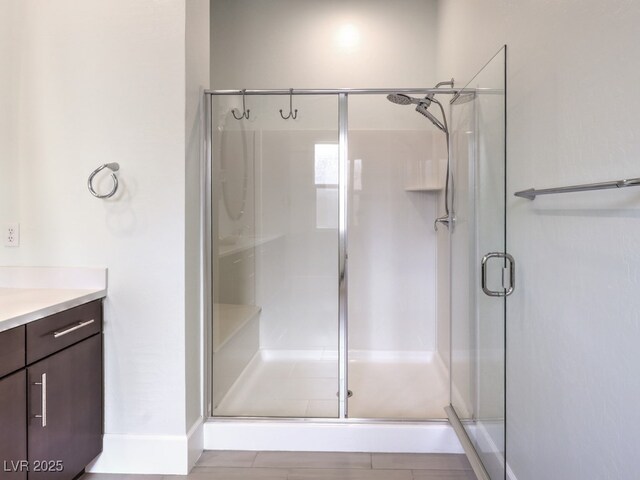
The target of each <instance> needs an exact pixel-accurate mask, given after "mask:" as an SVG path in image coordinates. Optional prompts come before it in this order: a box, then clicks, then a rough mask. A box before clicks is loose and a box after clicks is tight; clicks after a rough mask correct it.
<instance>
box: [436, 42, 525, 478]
mask: <svg viewBox="0 0 640 480" xmlns="http://www.w3.org/2000/svg"><path fill="white" fill-rule="evenodd" d="M505 65H506V47H505V48H503V49H501V50H500V52H498V53H497V54H496V55H495V56H494V57H493V58H492V59H491V61H489V63H488V64H487V65H485V67H484V68H483V69H482V70H481V71H480V72H479V73H478V74H477V75H476V76H475V77H474V78H473V80H472V81H471V82H470V83H469V84H468V85H467V86H466V87H465V88H464V89H463V90H462V92H461V93H460V95H459V96H457V98H455V99H454V101H453V102H452V104H451V119H452V121H451V123H452V127H451V129H452V131H451V133H452V135H451V149H452V168H453V179H454V182H453V189H452V190H453V194H452V198H451V201H452V206H453V209H452V211H453V214H454V217H455V223H454V226H453V229H452V231H451V237H450V240H451V409H449V410H448V412H449V414H450V418H451V417H453V418H452V424H453V425H454V427H455V426H457V427H458V428H462V429H463V430H464V431H463V432H458V433H459V436H461V437H462V438H461V440H462V441H463V444H465V443H466V444H467V445H466V447H467V448H466V450H468V451H467V453H468V455H469V457H470V460H471V461H472V464H474V462H475V465H474V470H476V473H477V474H479V475H480V476H479V478H489V479H492V480H496V479H503V478H505V470H506V461H505V320H506V318H505V315H506V309H505V301H506V296H507V295H508V294H509V293H510V288H511V286H512V278H511V275H512V270H511V268H512V266H513V263H512V259H510V257H509V256H508V255H505V252H506V244H505V238H506V222H505V220H506V211H505V176H506V153H505V152H506V148H505V147H506V122H505V119H506V110H505V106H506V90H505ZM464 437H466V438H464ZM467 440H468V441H467ZM469 450H471V451H469ZM474 452H475V454H477V456H476V455H474Z"/></svg>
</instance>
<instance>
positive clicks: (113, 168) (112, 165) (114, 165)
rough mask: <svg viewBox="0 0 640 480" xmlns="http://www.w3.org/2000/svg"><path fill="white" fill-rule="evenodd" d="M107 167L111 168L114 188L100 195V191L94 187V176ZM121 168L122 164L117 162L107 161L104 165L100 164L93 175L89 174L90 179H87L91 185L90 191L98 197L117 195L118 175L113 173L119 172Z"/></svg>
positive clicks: (88, 184)
mask: <svg viewBox="0 0 640 480" xmlns="http://www.w3.org/2000/svg"><path fill="white" fill-rule="evenodd" d="M105 168H108V169H109V170H111V180H113V188H112V189H111V191H110V192H109V193H105V194H104V195H100V194H99V193H98V192H96V191H95V190H94V189H93V177H95V176H96V175H97V174H98V173H100V172H101V171H102V170H104V169H105ZM119 169H120V165H119V164H117V163H105V164H104V165H100V166H99V167H98V168H96V169H95V170H94V171H93V172H91V175H89V180H87V187H89V192H91V195H93V196H94V197H96V198H110V197H113V196H114V195H115V193H116V191H117V190H118V177H116V174H115V173H113V172H117V171H118V170H119Z"/></svg>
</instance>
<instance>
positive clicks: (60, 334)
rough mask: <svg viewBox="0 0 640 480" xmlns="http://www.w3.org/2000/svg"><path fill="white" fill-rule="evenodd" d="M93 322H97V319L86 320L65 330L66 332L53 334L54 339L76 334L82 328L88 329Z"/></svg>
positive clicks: (61, 331)
mask: <svg viewBox="0 0 640 480" xmlns="http://www.w3.org/2000/svg"><path fill="white" fill-rule="evenodd" d="M93 322H95V319H93V318H92V319H91V320H86V321H84V322H78V323H76V324H75V325H74V326H72V327H69V328H65V329H64V330H60V331H58V332H53V338H58V337H61V336H63V335H66V334H67V333H71V332H75V331H76V330H78V329H80V328H82V327H86V326H87V325H91V324H92V323H93Z"/></svg>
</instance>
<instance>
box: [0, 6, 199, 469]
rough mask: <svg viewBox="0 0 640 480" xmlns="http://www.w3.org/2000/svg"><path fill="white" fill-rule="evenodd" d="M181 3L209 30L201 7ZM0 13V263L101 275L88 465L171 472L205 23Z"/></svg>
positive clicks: (94, 13) (189, 393)
mask: <svg viewBox="0 0 640 480" xmlns="http://www.w3.org/2000/svg"><path fill="white" fill-rule="evenodd" d="M189 3H190V4H192V5H190V8H196V7H200V9H201V11H200V14H201V15H204V18H205V19H206V18H208V17H207V15H208V10H207V9H206V7H207V5H206V2H200V3H199V4H198V5H197V6H195V5H193V4H195V3H196V2H189ZM1 5H2V9H3V13H4V11H5V10H6V9H9V12H10V14H11V16H10V18H9V20H8V21H9V22H10V23H11V24H13V25H15V26H16V32H15V35H16V36H15V38H14V39H13V42H12V44H11V49H12V50H13V51H14V53H15V57H14V58H17V59H19V62H18V63H15V62H14V63H13V64H10V68H13V69H15V70H14V74H15V75H16V76H17V78H18V79H19V86H20V89H19V92H18V93H16V91H15V90H14V91H13V92H11V95H14V96H15V99H16V103H17V109H16V115H15V116H14V118H12V122H13V126H14V128H15V129H16V133H15V134H14V138H15V139H16V140H17V142H16V143H17V146H16V147H15V151H16V152H17V155H16V156H15V157H14V158H12V159H11V161H12V162H15V163H14V165H19V169H20V174H19V175H15V176H13V177H10V178H7V177H4V174H5V171H4V170H3V177H4V178H3V180H4V181H5V182H13V183H14V185H15V186H16V190H17V192H18V193H17V200H16V203H17V204H18V208H17V209H15V210H13V212H12V215H13V216H14V217H15V218H11V220H13V221H19V222H20V224H21V245H20V247H19V248H13V249H9V248H4V247H0V264H3V265H43V266H47V265H59V266H106V267H108V268H109V290H108V297H107V299H106V301H105V432H106V436H105V452H104V454H103V456H102V457H101V459H100V460H99V461H98V463H97V464H96V465H95V466H94V468H95V469H97V470H99V471H119V472H135V471H138V472H141V471H146V472H148V473H151V472H157V473H178V472H184V471H185V469H186V467H187V458H186V455H187V449H186V445H187V439H186V431H187V428H189V427H190V426H191V424H192V423H193V422H194V420H195V419H196V418H197V417H198V416H199V402H200V392H199V379H198V381H196V376H198V375H199V373H197V372H195V373H194V372H189V373H186V369H187V368H195V367H196V366H197V365H198V364H199V359H197V361H196V355H197V353H195V352H198V349H199V345H200V342H199V340H198V336H199V332H198V331H197V328H196V323H197V316H198V308H197V305H196V306H195V307H193V304H192V302H195V301H196V299H197V292H196V291H195V287H194V285H195V282H196V269H197V267H196V262H197V255H195V254H194V253H193V252H194V250H193V249H194V248H196V247H197V241H196V240H195V238H197V232H195V228H196V222H195V220H196V219H197V212H193V211H192V210H189V211H190V213H189V214H187V213H186V210H187V209H189V208H191V207H194V206H195V205H196V200H197V196H198V195H197V193H195V192H194V193H192V194H190V195H189V196H187V194H186V190H188V189H191V188H194V185H191V184H192V183H194V181H195V180H196V178H197V177H196V175H197V173H198V172H197V169H199V166H198V163H197V162H199V160H197V156H196V153H195V152H194V151H193V149H192V150H190V152H191V155H190V157H189V163H188V165H187V168H186V169H185V151H186V150H187V149H188V147H189V145H187V139H186V138H185V110H186V114H187V116H188V119H187V124H186V135H190V133H192V132H195V129H194V128H193V126H194V124H195V121H196V109H197V95H196V93H195V91H196V90H198V88H199V85H200V84H201V83H203V82H205V81H206V77H207V75H208V53H207V45H206V42H207V36H208V34H207V33H206V32H204V29H205V25H203V24H201V25H199V26H198V29H197V31H194V32H193V35H191V34H190V32H188V31H187V27H186V26H187V19H186V6H185V2H184V1H174V2H156V1H151V0H149V1H146V0H143V1H137V2H128V1H126V0H115V1H114V0H92V1H86V2H78V1H74V0H57V1H55V2H48V1H43V0H20V1H18V0H3V2H2V4H1ZM3 19H4V17H3ZM205 23H206V20H205ZM194 28H195V27H194ZM3 35H4V32H3ZM187 35H189V43H190V44H194V43H198V42H204V43H205V44H204V45H201V46H200V50H199V51H200V52H205V53H204V55H203V56H199V55H198V54H197V53H194V52H191V53H190V56H189V58H186V48H187V45H186V36H187ZM198 38H199V40H198ZM194 55H196V56H198V58H197V60H196V59H195V57H194ZM0 61H2V62H5V57H2V59H1V60H0ZM199 62H200V63H199ZM197 63H199V64H200V66H199V67H198V68H199V70H198V69H196V70H191V69H190V68H191V67H190V66H193V65H195V64H197ZM4 67H5V66H4V65H3V66H2V67H0V71H5V70H4ZM186 70H188V74H186V73H185V71H186ZM2 78H4V75H3V76H2ZM187 80H188V84H187ZM185 92H187V96H188V99H189V104H188V108H187V105H186V104H185ZM3 134H4V132H3ZM194 135H195V133H194ZM190 140H193V139H192V138H190ZM114 161H115V162H119V163H120V166H121V169H120V171H119V172H118V176H119V179H120V189H119V191H118V193H117V195H116V196H115V197H113V198H112V199H109V200H98V199H96V198H94V197H92V196H91V195H90V194H89V192H88V191H87V187H86V181H87V176H88V174H89V173H90V172H91V171H92V170H93V169H94V168H96V167H97V166H98V165H100V164H102V163H106V162H114ZM195 186H196V187H197V183H196V184H195ZM100 187H101V188H108V184H106V183H105V184H102V183H100ZM186 187H187V188H186ZM187 248H188V249H189V250H188V251H187V253H185V251H186V249H187ZM196 252H197V250H196ZM185 255H186V257H185ZM185 288H189V289H190V290H189V293H188V295H185ZM187 299H188V300H189V302H190V304H189V305H187V301H186V300H187ZM185 316H186V317H187V320H188V324H187V325H188V326H187V327H185ZM187 352H190V353H189V354H188V355H187ZM196 388H197V389H198V390H195V389H196ZM159 452H162V453H161V454H160V456H161V457H162V458H161V460H160V461H157V460H155V459H156V457H157V456H158V453H159ZM145 455H151V457H145ZM149 458H151V460H150V459H149Z"/></svg>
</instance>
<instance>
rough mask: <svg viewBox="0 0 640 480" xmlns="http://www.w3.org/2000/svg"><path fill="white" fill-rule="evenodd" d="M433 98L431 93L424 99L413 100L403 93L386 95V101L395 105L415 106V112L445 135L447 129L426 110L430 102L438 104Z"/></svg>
mask: <svg viewBox="0 0 640 480" xmlns="http://www.w3.org/2000/svg"><path fill="white" fill-rule="evenodd" d="M433 96H434V95H433V93H430V94H429V95H427V96H426V97H425V98H415V97H410V96H409V95H405V94H404V93H390V94H389V95H387V100H389V101H390V102H392V103H395V104H396V105H412V104H413V105H416V112H418V113H419V114H421V115H424V116H425V117H427V118H428V119H429V120H430V121H431V123H433V124H434V125H435V126H436V128H438V130H441V131H443V132H444V133H447V128H446V127H445V126H444V125H443V124H442V122H441V121H440V120H438V119H437V118H436V117H434V116H433V114H431V112H429V111H428V110H427V109H428V108H429V106H430V105H431V102H436V103H439V102H438V101H437V100H435V99H434V98H433ZM443 113H444V111H443Z"/></svg>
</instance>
